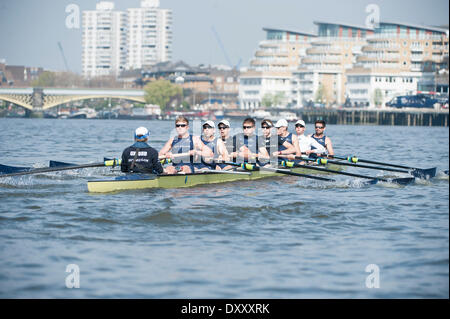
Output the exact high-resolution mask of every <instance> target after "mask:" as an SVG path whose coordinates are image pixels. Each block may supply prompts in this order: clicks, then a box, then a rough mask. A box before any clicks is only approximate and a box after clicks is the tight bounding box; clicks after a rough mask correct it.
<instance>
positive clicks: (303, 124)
mask: <svg viewBox="0 0 450 319" xmlns="http://www.w3.org/2000/svg"><path fill="white" fill-rule="evenodd" d="M297 124H300V125H301V126H303V127H306V124H305V121H303V120H298V121H297V122H295V125H297Z"/></svg>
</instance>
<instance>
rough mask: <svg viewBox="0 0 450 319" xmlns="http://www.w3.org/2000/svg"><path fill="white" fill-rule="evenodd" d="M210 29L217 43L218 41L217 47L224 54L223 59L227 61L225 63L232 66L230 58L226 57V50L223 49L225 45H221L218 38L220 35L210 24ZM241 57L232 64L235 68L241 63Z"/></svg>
mask: <svg viewBox="0 0 450 319" xmlns="http://www.w3.org/2000/svg"><path fill="white" fill-rule="evenodd" d="M211 30H212V32H213V34H214V36H215V37H216V40H217V43H219V47H220V49H221V50H222V53H223V55H224V56H225V60H226V61H227V64H228V66H229V67H231V68H233V64H232V63H231V60H230V58H229V57H228V54H227V51H226V50H225V47H224V46H223V43H222V41H221V40H220V36H219V34H218V33H217V31H216V29H215V28H214V26H211ZM241 62H242V59H239V62H238V63H237V64H236V65H235V66H234V68H235V69H238V68H239V66H240V65H241Z"/></svg>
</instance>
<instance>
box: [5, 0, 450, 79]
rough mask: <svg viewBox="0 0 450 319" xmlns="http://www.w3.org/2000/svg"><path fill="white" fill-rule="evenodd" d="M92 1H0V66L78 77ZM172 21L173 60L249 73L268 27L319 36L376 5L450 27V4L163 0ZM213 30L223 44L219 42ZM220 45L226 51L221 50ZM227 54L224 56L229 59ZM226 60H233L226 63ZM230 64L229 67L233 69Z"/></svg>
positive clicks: (407, 19) (357, 20)
mask: <svg viewBox="0 0 450 319" xmlns="http://www.w3.org/2000/svg"><path fill="white" fill-rule="evenodd" d="M97 2H98V1H95V0H58V1H56V0H0V60H1V59H4V60H6V63H7V64H10V65H26V66H35V67H36V66H39V67H43V68H45V69H48V70H55V71H57V70H60V71H63V70H65V69H66V68H65V65H64V60H63V58H62V55H61V52H60V50H59V47H58V42H60V43H61V45H62V47H63V49H64V54H65V57H66V60H67V64H68V66H69V69H70V71H72V72H76V73H81V12H82V11H84V10H94V9H95V5H96V3H97ZM113 2H114V3H115V9H116V10H123V11H125V10H126V9H127V8H137V7H140V0H116V1H113ZM160 3H161V5H160V7H161V8H164V9H171V10H172V14H173V48H172V51H173V56H172V60H173V61H178V60H183V61H185V62H187V63H188V64H190V65H198V64H205V65H228V64H229V63H231V66H235V65H237V64H238V63H239V61H241V63H240V66H241V67H242V66H248V64H249V61H250V59H251V58H252V57H253V54H254V52H255V51H256V49H257V48H258V43H259V42H260V41H262V40H264V38H265V32H264V31H263V28H264V27H272V28H287V29H293V30H298V31H304V32H312V33H316V31H317V27H316V25H315V24H314V21H326V22H338V23H349V24H357V25H362V26H364V25H365V21H366V19H367V17H368V15H369V13H367V12H366V7H367V6H368V5H370V4H375V5H377V6H378V8H379V12H380V20H381V21H390V22H392V21H395V22H402V23H411V24H419V25H433V26H439V25H448V24H449V13H448V12H449V3H448V0H428V1H426V0H340V1H335V0H315V1H309V0H308V1H303V0H160ZM71 4H72V5H73V4H74V5H76V6H78V8H79V9H80V28H78V29H77V28H67V27H66V18H67V16H68V15H69V13H66V7H67V6H68V5H71ZM213 29H214V30H216V32H217V34H218V37H219V38H220V40H218V39H217V37H216V36H215V34H214V32H213ZM219 41H220V42H221V43H222V44H223V47H224V50H222V49H221V46H220V45H219ZM224 51H225V52H224ZM226 56H228V57H229V59H227V58H226ZM227 60H229V61H230V62H228V61H227Z"/></svg>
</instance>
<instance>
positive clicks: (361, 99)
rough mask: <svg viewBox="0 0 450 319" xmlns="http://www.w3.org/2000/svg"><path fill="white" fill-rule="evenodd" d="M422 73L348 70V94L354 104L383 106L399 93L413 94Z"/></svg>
mask: <svg viewBox="0 0 450 319" xmlns="http://www.w3.org/2000/svg"><path fill="white" fill-rule="evenodd" d="M421 76H422V73H420V72H401V71H398V70H396V71H394V70H391V71H390V72H387V70H375V69H374V70H367V69H364V68H354V69H352V70H349V71H348V72H347V96H348V97H349V98H350V101H351V103H352V105H353V106H370V107H375V106H378V107H382V106H384V105H385V103H386V102H388V101H390V100H392V98H393V97H395V96H398V95H406V94H413V93H415V92H416V90H417V83H418V82H419V80H420V78H421Z"/></svg>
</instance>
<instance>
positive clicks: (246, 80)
mask: <svg viewBox="0 0 450 319" xmlns="http://www.w3.org/2000/svg"><path fill="white" fill-rule="evenodd" d="M291 77H292V74H291V73H290V72H262V71H247V72H246V73H245V76H242V75H241V77H240V80H239V100H240V108H241V109H244V110H253V109H258V108H260V107H263V106H264V105H263V102H264V99H265V98H268V97H275V96H279V98H278V102H277V105H272V106H273V107H278V108H283V107H286V104H287V103H289V99H290V91H291Z"/></svg>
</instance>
